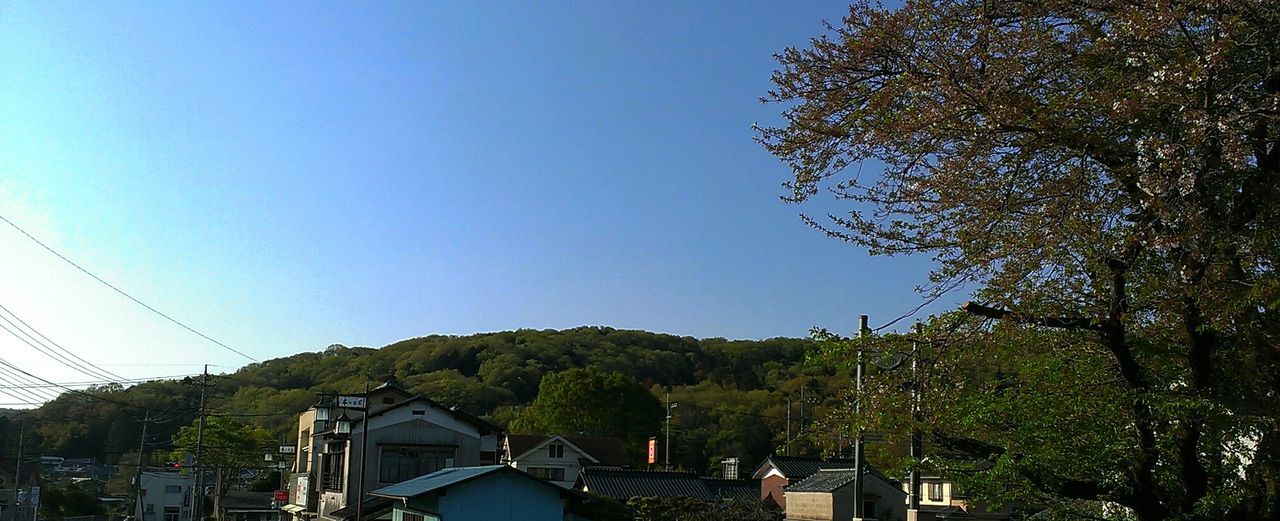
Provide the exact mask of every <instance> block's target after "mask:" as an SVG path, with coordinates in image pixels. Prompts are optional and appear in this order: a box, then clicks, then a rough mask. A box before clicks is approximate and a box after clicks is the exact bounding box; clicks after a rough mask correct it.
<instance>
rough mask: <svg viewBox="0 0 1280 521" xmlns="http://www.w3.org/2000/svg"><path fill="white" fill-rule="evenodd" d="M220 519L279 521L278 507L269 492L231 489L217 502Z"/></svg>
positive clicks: (228, 520) (231, 520) (225, 520)
mask: <svg viewBox="0 0 1280 521" xmlns="http://www.w3.org/2000/svg"><path fill="white" fill-rule="evenodd" d="M218 509H219V510H221V511H222V514H221V516H220V517H219V519H221V520H222V521H280V508H279V507H278V506H277V505H276V503H275V499H274V497H273V496H272V493H271V492H249V491H247V490H232V491H229V492H227V494H226V495H225V496H223V497H222V501H221V502H219V503H218Z"/></svg>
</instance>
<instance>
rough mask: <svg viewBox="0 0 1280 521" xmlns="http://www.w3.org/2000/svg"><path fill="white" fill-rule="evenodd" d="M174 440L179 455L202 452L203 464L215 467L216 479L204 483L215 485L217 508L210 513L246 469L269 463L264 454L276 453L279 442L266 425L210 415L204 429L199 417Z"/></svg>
mask: <svg viewBox="0 0 1280 521" xmlns="http://www.w3.org/2000/svg"><path fill="white" fill-rule="evenodd" d="M172 441H173V447H174V450H173V453H172V456H173V457H174V458H175V459H177V460H179V461H186V460H188V459H191V460H194V458H195V457H196V454H197V453H199V457H200V467H201V468H203V469H206V470H208V469H211V470H213V475H214V476H215V478H214V482H213V483H207V482H206V483H203V485H205V486H212V487H213V494H212V499H213V504H214V511H213V512H205V513H204V514H206V517H212V516H214V515H217V514H218V512H217V510H218V506H219V505H221V503H222V499H223V498H224V497H225V496H226V494H227V492H229V491H230V490H231V487H232V485H233V484H234V483H236V482H237V481H238V480H240V479H241V475H242V474H243V473H244V472H245V471H249V470H262V469H263V468H265V467H266V466H267V465H268V464H269V463H268V462H266V461H265V458H264V455H265V454H268V453H272V454H273V453H275V450H276V448H277V447H278V446H279V443H278V442H276V441H275V440H273V439H272V437H271V433H270V432H268V431H267V430H266V429H264V428H262V427H257V426H254V425H249V424H246V423H243V422H239V421H236V420H234V419H231V418H227V417H220V416H213V417H209V418H207V419H206V420H205V424H204V428H203V429H201V428H200V426H199V422H198V420H197V421H196V422H193V423H192V424H191V425H186V426H183V427H182V428H181V429H179V430H178V432H177V434H174V436H173V440H172Z"/></svg>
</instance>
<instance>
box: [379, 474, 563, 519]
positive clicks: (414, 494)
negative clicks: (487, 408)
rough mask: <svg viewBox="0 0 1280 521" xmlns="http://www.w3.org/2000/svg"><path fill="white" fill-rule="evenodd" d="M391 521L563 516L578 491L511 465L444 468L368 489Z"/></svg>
mask: <svg viewBox="0 0 1280 521" xmlns="http://www.w3.org/2000/svg"><path fill="white" fill-rule="evenodd" d="M372 495H373V496H375V497H378V498H384V499H389V500H391V501H392V505H393V507H392V515H391V519H392V521H440V520H448V521H508V520H510V521H515V520H521V521H526V520H527V521H563V520H564V519H565V518H566V512H567V510H568V506H569V503H570V502H574V501H578V500H580V499H581V498H582V496H581V495H580V494H578V493H576V492H574V491H572V490H567V489H565V488H563V487H560V486H557V485H555V484H553V483H551V482H549V481H546V480H543V479H539V478H535V477H533V476H531V475H529V474H526V473H524V472H521V471H519V470H516V469H515V468H514V467H511V466H509V465H488V466H482V467H464V468H447V469H443V470H438V471H436V472H432V473H431V474H427V475H425V476H420V477H417V478H414V479H411V480H408V481H405V482H403V483H399V484H395V485H391V486H388V487H383V488H379V489H377V490H375V491H373V492H372Z"/></svg>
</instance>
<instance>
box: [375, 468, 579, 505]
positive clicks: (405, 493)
mask: <svg viewBox="0 0 1280 521" xmlns="http://www.w3.org/2000/svg"><path fill="white" fill-rule="evenodd" d="M502 473H510V474H514V475H516V476H520V477H522V478H524V479H529V480H533V481H535V482H537V483H539V484H541V485H543V486H546V487H550V488H551V489H553V490H555V491H556V492H557V493H559V494H560V496H561V497H565V498H577V497H581V494H580V493H579V492H578V491H575V490H567V489H565V488H564V487H561V486H559V485H556V484H553V483H551V482H549V481H547V480H544V479H541V478H536V477H533V476H531V475H529V474H526V473H524V472H522V471H520V470H517V469H516V468H515V467H512V466H509V465H484V466H479V467H452V468H447V469H440V470H437V471H435V472H432V473H430V474H427V475H425V476H418V477H416V478H413V479H410V480H408V481H402V482H400V483H396V484H395V485H389V486H386V487H382V488H380V489H377V490H375V491H373V492H370V494H372V495H374V496H377V497H385V498H391V499H407V498H412V497H417V496H421V495H425V494H432V493H435V492H439V491H442V490H448V489H449V488H450V487H453V486H456V485H459V484H462V483H466V482H468V481H471V480H475V479H479V478H482V477H485V476H489V475H495V474H502Z"/></svg>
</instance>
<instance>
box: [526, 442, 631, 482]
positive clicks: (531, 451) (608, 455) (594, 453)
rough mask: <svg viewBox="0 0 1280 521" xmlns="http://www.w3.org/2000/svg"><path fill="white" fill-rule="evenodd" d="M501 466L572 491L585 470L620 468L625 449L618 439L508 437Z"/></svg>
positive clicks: (624, 459) (625, 456)
mask: <svg viewBox="0 0 1280 521" xmlns="http://www.w3.org/2000/svg"><path fill="white" fill-rule="evenodd" d="M503 449H504V450H503V452H504V454H505V455H506V456H505V457H504V458H503V462H504V463H506V464H508V465H511V466H512V467H515V468H517V469H520V470H523V471H525V472H527V473H529V474H531V475H533V476H536V477H539V478H542V479H545V480H547V481H550V482H552V483H555V484H557V485H560V486H562V487H564V488H572V487H573V484H574V482H575V481H577V480H578V473H579V472H580V471H581V470H582V468H583V467H585V466H604V467H617V468H622V467H626V466H627V465H628V463H629V462H628V459H627V449H626V446H625V445H624V444H623V442H622V439H620V438H608V437H596V436H561V435H558V434H557V435H552V436H541V435H514V434H513V435H508V436H507V438H506V441H505V442H504V445H503Z"/></svg>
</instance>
